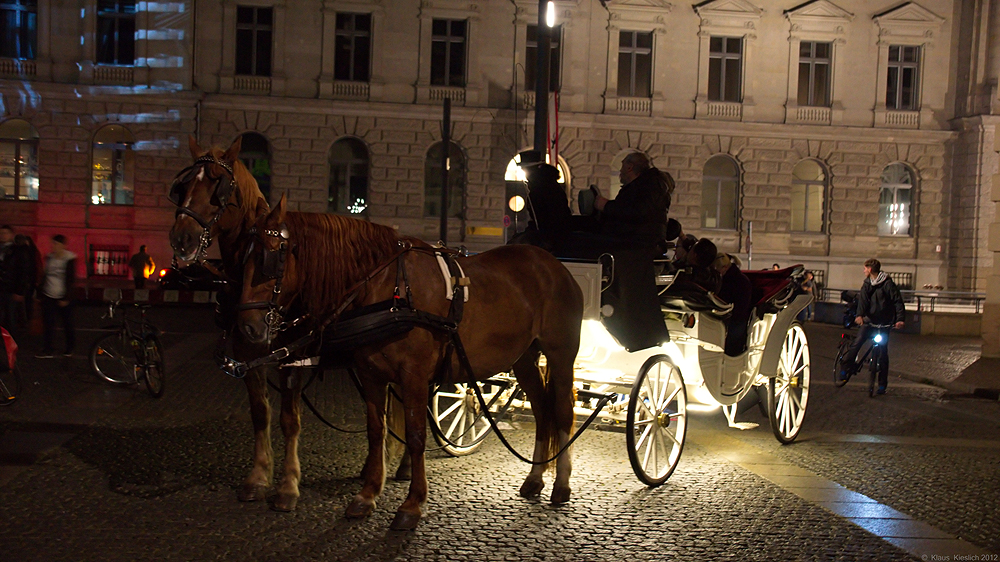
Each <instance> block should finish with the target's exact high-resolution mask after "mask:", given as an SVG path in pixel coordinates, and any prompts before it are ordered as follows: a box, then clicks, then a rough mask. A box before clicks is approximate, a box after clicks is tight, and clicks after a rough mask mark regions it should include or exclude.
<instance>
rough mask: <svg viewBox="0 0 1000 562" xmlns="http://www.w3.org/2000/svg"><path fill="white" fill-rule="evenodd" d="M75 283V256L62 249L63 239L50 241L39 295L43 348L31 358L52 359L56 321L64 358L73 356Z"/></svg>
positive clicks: (60, 235) (64, 244) (61, 237)
mask: <svg viewBox="0 0 1000 562" xmlns="http://www.w3.org/2000/svg"><path fill="white" fill-rule="evenodd" d="M75 281H76V254H74V253H73V252H70V251H69V250H67V249H66V237H65V236H63V235H62V234H56V235H55V236H53V237H52V251H51V252H49V255H47V256H46V257H45V278H44V280H43V281H42V286H41V288H40V291H39V294H40V297H41V299H42V322H43V323H44V325H45V331H44V339H43V347H42V351H41V353H39V354H38V355H36V356H35V357H37V358H39V359H49V358H52V357H54V356H55V334H56V320H57V319H58V320H59V321H61V322H62V326H63V331H64V332H65V334H66V347H65V350H66V351H65V352H64V353H63V356H64V357H70V356H72V355H73V346H74V343H75V340H76V333H75V330H74V328H73V300H72V299H73V283H74V282H75Z"/></svg>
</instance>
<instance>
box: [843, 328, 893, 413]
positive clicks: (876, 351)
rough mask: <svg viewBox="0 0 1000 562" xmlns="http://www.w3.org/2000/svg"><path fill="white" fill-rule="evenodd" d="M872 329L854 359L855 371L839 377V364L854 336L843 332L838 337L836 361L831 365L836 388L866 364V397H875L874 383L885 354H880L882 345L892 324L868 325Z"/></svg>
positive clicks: (875, 386) (852, 342)
mask: <svg viewBox="0 0 1000 562" xmlns="http://www.w3.org/2000/svg"><path fill="white" fill-rule="evenodd" d="M868 325H869V326H871V327H872V328H874V331H873V332H870V333H869V334H868V338H869V342H868V343H867V344H866V345H865V346H863V347H862V348H861V352H860V353H859V356H858V357H855V358H854V359H855V361H854V365H855V366H856V367H857V370H854V371H850V370H848V371H846V372H844V373H843V375H844V376H841V371H842V369H841V363H842V361H843V359H844V357H845V356H846V355H847V353H848V351H849V350H850V349H851V345H853V344H854V339H855V337H856V336H855V334H853V333H849V332H844V333H843V334H841V335H840V346H839V347H838V349H837V359H836V361H834V363H833V384H834V385H836V386H837V387H842V386H844V385H845V384H847V382H848V381H849V380H850V379H851V377H852V376H854V375H855V374H856V373H857V372H858V371H860V370H861V369H862V368H863V367H864V365H865V363H867V364H868V369H869V378H868V396H870V397H872V398H874V397H875V389H876V388H877V385H876V382H877V380H878V373H879V371H880V370H881V368H882V361H884V360H885V354H884V353H882V349H881V348H882V345H883V344H884V343H885V341H886V339H887V338H888V337H889V330H891V329H892V324H868Z"/></svg>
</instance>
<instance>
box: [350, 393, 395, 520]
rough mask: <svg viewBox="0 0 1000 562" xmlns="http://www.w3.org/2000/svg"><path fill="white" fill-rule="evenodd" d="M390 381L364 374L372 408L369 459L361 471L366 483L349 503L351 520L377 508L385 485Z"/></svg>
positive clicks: (370, 512)
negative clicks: (386, 408) (387, 408)
mask: <svg viewBox="0 0 1000 562" xmlns="http://www.w3.org/2000/svg"><path fill="white" fill-rule="evenodd" d="M386 388H387V386H386V384H384V383H376V382H374V381H371V380H370V376H362V377H361V389H362V394H364V399H365V404H366V406H367V410H368V458H367V459H366V460H365V467H364V468H363V469H362V470H361V478H362V480H364V485H363V486H362V487H361V491H360V492H358V494H357V495H356V496H354V500H353V501H352V502H351V504H350V505H348V506H347V512H346V513H345V514H344V515H345V516H346V517H348V518H349V519H356V518H361V517H368V516H369V515H371V514H372V512H373V511H375V498H376V497H378V495H379V494H380V493H382V487H383V486H384V485H385V411H384V408H385V395H386Z"/></svg>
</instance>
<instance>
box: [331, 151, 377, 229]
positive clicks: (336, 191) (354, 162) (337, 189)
mask: <svg viewBox="0 0 1000 562" xmlns="http://www.w3.org/2000/svg"><path fill="white" fill-rule="evenodd" d="M338 143H346V144H348V145H352V144H353V145H355V146H356V147H360V148H361V149H362V150H364V152H365V158H364V159H358V158H355V157H354V154H353V153H354V148H355V147H351V148H350V150H351V152H352V156H351V158H349V159H347V160H341V161H338V162H336V163H335V162H334V161H333V156H332V154H333V149H334V147H335V146H337V144H338ZM335 164H343V165H345V167H346V169H347V171H346V173H345V174H344V177H345V178H346V179H347V184H346V185H334V177H335V175H334V166H335ZM362 166H363V168H364V170H363V173H362V174H352V173H351V172H352V169H353V168H355V167H362ZM327 171H328V174H329V175H328V178H327V205H326V212H327V213H330V214H338V215H347V216H353V217H367V216H368V209H369V208H370V207H371V198H370V196H369V193H370V191H371V149H370V148H369V147H368V145H367V144H365V142H364V141H363V140H361V139H359V138H357V137H341V138H339V139H337V140H336V141H334V142H333V143H331V144H330V148H329V150H327ZM356 177H364V178H365V187H364V198H363V199H362V201H363V203H364V205H365V206H364V207H363V208H362V209H361V210H360V211H358V212H356V213H355V212H352V211H351V210H350V205H352V204H353V203H348V204H346V205H345V209H343V210H342V209H340V208H339V206H340V201H339V199H340V197H339V195H340V193H341V189H345V190H346V192H347V196H348V198H350V194H351V187H352V181H351V180H352V178H356ZM335 195H336V196H337V197H334V196H335ZM332 199H337V201H331V200H332ZM331 204H332V205H333V206H332V207H331Z"/></svg>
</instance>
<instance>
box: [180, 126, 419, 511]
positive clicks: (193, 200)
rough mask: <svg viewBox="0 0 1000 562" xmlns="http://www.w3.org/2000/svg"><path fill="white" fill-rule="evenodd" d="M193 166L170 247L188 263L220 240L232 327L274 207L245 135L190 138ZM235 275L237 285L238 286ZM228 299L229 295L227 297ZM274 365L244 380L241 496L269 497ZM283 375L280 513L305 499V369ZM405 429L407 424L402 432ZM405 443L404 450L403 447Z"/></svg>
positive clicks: (240, 346)
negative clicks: (216, 142) (247, 156)
mask: <svg viewBox="0 0 1000 562" xmlns="http://www.w3.org/2000/svg"><path fill="white" fill-rule="evenodd" d="M189 146H190V150H191V157H192V158H193V159H194V164H193V165H191V166H190V167H188V168H186V169H184V170H183V171H181V172H180V173H179V174H178V175H177V178H176V179H175V180H174V183H173V185H172V186H171V191H170V199H171V200H172V201H173V202H174V203H175V204H176V205H177V215H176V220H175V222H174V225H173V228H171V230H170V245H171V247H172V248H173V249H174V254H175V255H176V256H177V257H178V258H180V259H184V260H195V259H202V258H203V257H204V253H205V251H206V250H207V248H208V246H209V244H211V242H212V240H218V242H219V254H220V255H221V257H222V262H223V270H224V271H223V272H224V273H225V275H226V276H227V277H228V278H229V280H230V284H231V285H232V284H236V285H237V287H235V288H231V289H230V290H231V291H232V292H234V293H235V294H232V295H229V300H230V301H231V305H232V306H229V307H226V306H223V307H221V308H223V309H228V312H227V311H226V310H224V311H223V313H222V315H221V316H222V318H221V323H222V324H224V325H225V329H226V330H227V332H232V331H233V330H232V327H233V325H234V324H235V321H236V312H235V308H236V307H235V305H236V302H235V301H236V300H237V298H238V297H239V288H238V284H239V282H240V281H242V278H243V257H244V253H245V248H246V245H247V244H248V242H249V241H250V235H249V234H248V233H249V230H250V228H251V227H253V225H254V222H255V221H256V219H257V218H258V217H259V216H262V215H264V214H266V213H267V210H268V204H267V200H266V199H264V196H263V194H261V192H260V190H259V189H258V188H257V182H256V180H254V178H253V176H252V175H250V172H249V171H248V170H247V169H246V167H245V166H244V165H243V163H242V162H241V161H240V160H239V158H238V156H239V152H240V139H239V138H237V139H236V141H235V142H233V144H232V145H231V146H230V147H229V148H228V149H227V150H225V151H223V150H221V149H219V148H212V149H209V150H205V149H203V148H201V147H200V146H198V143H197V142H196V141H195V139H194V138H190V139H189ZM234 280H235V283H234ZM223 300H227V299H226V297H225V296H224V297H223ZM232 335H233V337H232V338H231V340H232V342H233V356H234V358H235V359H237V360H240V361H249V360H252V359H254V358H256V357H259V356H260V355H262V354H264V353H266V347H262V346H260V345H258V344H254V343H251V342H249V341H247V339H246V338H243V337H241V335H240V333H238V332H237V333H235V334H232ZM269 372H271V373H273V369H271V367H258V368H256V369H252V370H250V371H249V372H248V373H247V374H246V376H245V377H244V379H243V380H244V383H245V384H246V387H247V393H248V395H249V397H250V417H251V420H252V423H253V430H254V452H253V466H252V468H251V469H250V473H249V474H248V475H247V477H246V479H245V480H244V482H243V485H242V487H241V488H240V491H239V493H238V496H237V497H238V498H239V499H240V501H258V500H262V499H264V498H265V496H266V494H267V491H268V490H269V489H270V488H271V485H272V481H273V478H274V453H273V450H272V448H271V405H270V401H269V398H268V389H267V377H268V374H269ZM280 378H281V384H280V386H281V418H280V419H281V430H282V434H283V435H284V438H285V459H284V465H283V472H282V477H281V482H280V483H279V485H278V493H277V497H276V498H275V500H274V504H273V507H274V509H275V510H278V511H290V510H292V509H294V508H295V505H296V503H297V502H298V498H299V488H298V483H299V481H300V480H301V468H300V465H299V458H298V439H299V435H300V433H301V411H302V408H301V402H300V393H301V385H302V382H303V381H302V379H303V376H302V372H301V370H298V369H296V370H292V369H284V370H283V372H282V376H281V377H280ZM389 411H390V413H391V418H392V419H391V424H392V426H393V428H397V427H398V428H402V425H403V421H402V412H401V409H400V408H399V407H398V405H397V406H395V407H394V406H392V404H391V403H390V407H389ZM398 432H401V429H400V430H398ZM398 448H401V447H398ZM402 458H403V462H401V463H400V466H399V470H398V471H397V472H396V478H397V479H407V478H409V474H410V465H409V462H408V461H409V459H408V457H406V456H405V455H404V456H403V457H402Z"/></svg>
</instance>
